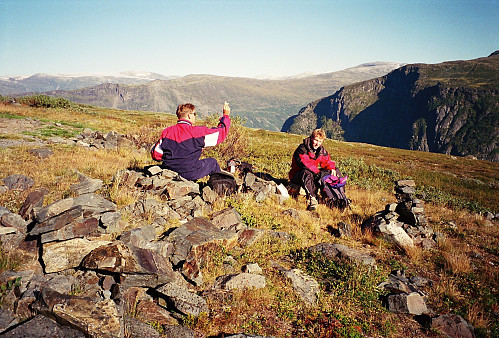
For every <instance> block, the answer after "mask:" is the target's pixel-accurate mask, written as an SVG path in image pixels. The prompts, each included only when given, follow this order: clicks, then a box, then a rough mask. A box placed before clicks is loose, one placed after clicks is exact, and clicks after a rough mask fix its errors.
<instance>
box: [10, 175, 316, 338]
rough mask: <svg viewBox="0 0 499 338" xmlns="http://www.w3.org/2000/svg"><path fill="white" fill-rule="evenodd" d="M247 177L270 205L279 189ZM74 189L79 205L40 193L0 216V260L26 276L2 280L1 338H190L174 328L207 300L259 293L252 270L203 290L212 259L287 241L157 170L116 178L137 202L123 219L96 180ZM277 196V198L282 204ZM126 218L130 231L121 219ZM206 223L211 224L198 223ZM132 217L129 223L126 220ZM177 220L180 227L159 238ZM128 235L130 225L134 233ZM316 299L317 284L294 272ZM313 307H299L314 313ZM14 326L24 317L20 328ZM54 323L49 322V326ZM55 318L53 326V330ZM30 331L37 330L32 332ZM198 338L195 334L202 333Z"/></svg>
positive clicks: (201, 188)
mask: <svg viewBox="0 0 499 338" xmlns="http://www.w3.org/2000/svg"><path fill="white" fill-rule="evenodd" d="M249 175H253V174H251V173H248V176H247V177H245V179H244V180H243V182H242V185H241V186H240V188H239V190H240V191H243V190H244V191H246V192H250V193H253V194H254V195H255V196H260V197H262V196H264V198H270V197H272V196H273V195H274V194H277V193H278V192H279V189H278V188H277V186H278V185H277V184H276V183H275V182H272V181H265V180H263V179H260V178H258V177H256V176H255V175H254V176H255V177H249ZM79 177H80V182H79V183H78V184H75V185H73V186H72V187H71V190H72V191H73V193H74V195H75V197H68V198H65V199H62V200H58V201H55V202H53V203H51V204H49V205H46V206H43V201H44V197H45V195H46V194H47V193H48V191H47V190H46V189H37V190H32V191H31V193H29V195H28V197H27V199H26V201H25V203H24V205H23V206H22V207H21V209H20V211H19V213H18V214H17V213H12V212H10V211H9V210H8V209H6V208H3V207H0V225H1V226H0V240H1V243H2V244H1V245H2V249H3V250H4V252H8V253H9V254H10V255H11V257H16V258H18V259H20V260H21V261H22V266H23V268H24V269H25V270H24V271H18V272H15V271H6V272H4V273H2V274H0V284H3V285H10V286H11V287H10V288H8V289H7V290H6V291H5V293H4V294H2V299H1V300H2V303H3V306H2V308H1V309H0V332H3V334H4V335H6V336H19V335H25V334H29V333H30V332H36V331H38V332H37V334H56V335H63V336H68V337H73V336H74V337H80V336H83V335H86V336H95V337H118V336H123V335H124V331H125V329H126V330H127V334H132V333H133V334H138V335H139V336H150V337H154V336H158V333H157V331H155V330H152V331H151V327H150V326H149V325H147V324H146V323H157V324H161V325H163V327H164V328H165V331H168V332H170V331H171V332H172V334H181V335H182V336H185V337H194V336H195V332H193V331H192V330H190V329H189V328H187V327H182V326H180V323H181V321H182V317H183V316H185V315H191V316H199V315H200V314H201V313H203V312H208V311H209V308H208V305H207V303H206V300H205V298H204V296H205V295H209V294H211V293H213V292H227V291H228V290H233V289H243V288H263V287H265V285H266V280H265V275H264V271H262V269H261V268H260V267H259V266H258V265H257V264H250V265H248V266H245V267H243V271H244V272H238V271H234V269H232V271H231V273H228V274H226V275H222V276H219V277H217V278H216V280H215V281H214V282H213V283H211V284H209V285H208V284H206V282H205V279H204V276H203V275H202V272H201V266H203V264H205V262H206V261H207V259H208V258H209V255H210V254H211V252H212V250H214V249H217V248H219V247H220V246H223V247H224V248H226V249H231V248H233V247H235V246H239V247H241V248H244V247H246V246H248V245H251V244H252V243H254V242H255V241H257V240H258V239H260V238H262V237H263V236H265V235H269V236H274V237H276V238H280V239H281V240H288V239H289V238H290V237H291V236H289V235H288V234H286V233H282V232H277V231H265V230H261V229H256V228H250V227H248V226H246V225H245V224H244V223H243V222H242V221H241V217H240V215H239V214H238V213H237V211H236V210H235V209H233V208H227V209H224V210H220V211H218V212H212V204H213V203H214V202H215V201H216V199H217V198H218V197H219V196H218V195H216V194H215V195H214V194H213V191H211V189H210V187H209V186H207V185H205V184H202V183H200V184H198V183H194V182H190V181H186V180H184V179H182V178H181V177H180V176H178V175H177V174H176V173H174V172H171V171H169V170H163V169H161V168H159V167H157V166H154V167H149V168H146V169H145V170H143V171H132V170H125V171H122V172H119V173H117V175H116V176H115V178H114V180H115V182H114V184H117V186H118V187H121V188H124V187H125V186H128V187H130V188H133V191H135V193H136V194H137V196H138V197H139V199H138V202H136V203H134V204H133V205H129V206H127V207H125V208H123V209H122V210H118V208H117V206H116V205H115V204H114V203H112V202H110V201H109V200H107V199H105V198H103V197H102V196H101V195H99V194H98V193H97V191H99V189H100V188H101V187H102V182H101V181H100V180H96V179H92V178H89V177H86V176H84V175H82V174H79ZM3 181H4V184H5V186H6V189H21V190H27V189H31V188H32V186H33V180H31V179H29V178H27V177H25V176H22V175H12V176H9V177H6V178H5V179H4V180H3ZM281 196H282V195H281ZM124 213H127V215H129V216H130V218H128V219H129V222H127V221H125V220H124V219H123V217H122V215H123V214H124ZM207 213H208V214H210V217H209V218H206V217H203V215H204V214H207ZM127 217H128V216H127ZM172 219H176V220H177V222H178V224H179V226H177V227H176V228H173V229H170V230H169V231H167V232H165V231H164V229H165V225H166V224H167V223H168V222H169V221H171V220H172ZM141 222H142V224H141V226H140V227H138V228H131V223H133V224H139V223H141ZM282 270H283V271H284V272H285V273H286V272H288V274H289V276H288V278H293V277H292V276H295V275H299V276H301V278H304V279H305V280H307V281H308V283H309V284H307V285H306V286H305V290H306V289H307V288H312V289H313V291H305V292H306V293H308V294H317V292H318V283H317V282H315V283H314V280H313V278H311V277H309V276H306V275H305V274H304V273H299V272H296V271H294V270H286V269H282ZM303 288H304V287H303V285H300V284H297V285H296V290H297V292H299V291H300V292H303ZM315 300H316V298H310V297H308V296H307V297H306V298H304V301H310V304H311V305H313V304H315ZM19 318H30V319H29V320H28V321H26V322H23V323H21V324H19V322H20V320H19ZM49 318H50V319H49ZM51 319H56V321H52V320H51ZM34 330H36V331H34ZM198 336H199V334H198Z"/></svg>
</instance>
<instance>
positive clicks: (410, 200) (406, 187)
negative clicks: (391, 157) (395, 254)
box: [361, 180, 436, 249]
mask: <svg viewBox="0 0 499 338" xmlns="http://www.w3.org/2000/svg"><path fill="white" fill-rule="evenodd" d="M395 184H396V185H395V196H396V198H397V203H392V204H388V205H386V208H385V210H383V211H379V212H377V213H376V214H375V215H374V216H372V217H371V218H369V219H368V220H367V221H365V222H364V223H363V224H362V226H361V227H362V231H366V230H371V231H373V232H374V233H376V234H380V235H381V236H383V237H384V238H385V239H387V240H389V241H391V242H393V243H395V244H396V245H398V246H400V247H402V248H405V249H407V248H411V247H413V246H415V245H420V246H422V247H423V248H424V249H430V248H433V247H434V246H435V244H436V241H435V239H434V235H435V234H434V232H433V229H431V228H430V227H429V226H428V219H427V217H426V215H425V211H424V202H423V201H422V200H421V199H419V198H416V197H415V196H414V194H415V188H416V184H415V182H414V181H413V180H402V181H397V182H395Z"/></svg>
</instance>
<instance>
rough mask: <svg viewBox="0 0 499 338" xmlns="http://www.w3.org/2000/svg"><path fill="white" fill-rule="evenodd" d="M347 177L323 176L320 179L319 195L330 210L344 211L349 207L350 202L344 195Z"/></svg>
mask: <svg viewBox="0 0 499 338" xmlns="http://www.w3.org/2000/svg"><path fill="white" fill-rule="evenodd" d="M347 179H348V176H344V177H336V176H332V175H327V176H324V177H323V178H322V179H321V183H322V184H321V193H322V197H323V198H324V199H325V200H326V204H327V205H328V206H329V207H331V208H333V207H334V208H339V209H341V210H343V209H345V208H346V207H348V206H349V205H350V200H349V199H348V198H347V196H346V195H345V184H346V182H347Z"/></svg>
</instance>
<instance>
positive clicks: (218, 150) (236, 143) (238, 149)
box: [204, 114, 249, 168]
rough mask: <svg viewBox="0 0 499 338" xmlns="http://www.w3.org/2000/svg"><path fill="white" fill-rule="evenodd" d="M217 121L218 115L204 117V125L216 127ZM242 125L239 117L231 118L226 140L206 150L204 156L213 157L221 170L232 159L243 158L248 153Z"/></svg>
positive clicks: (245, 135)
mask: <svg viewBox="0 0 499 338" xmlns="http://www.w3.org/2000/svg"><path fill="white" fill-rule="evenodd" d="M219 119H220V116H219V115H217V114H212V115H209V116H207V117H206V123H207V125H209V126H211V125H214V126H216V125H218V120H219ZM243 124H244V121H243V120H242V119H241V118H240V117H239V116H236V117H234V118H232V119H231V124H230V130H229V134H228V135H227V138H226V139H225V140H224V141H223V142H222V143H220V144H219V145H217V146H216V147H213V148H211V149H206V150H205V151H204V155H205V156H206V157H215V158H216V159H217V160H218V161H219V163H220V165H221V166H222V168H223V167H224V164H225V163H227V161H228V160H230V159H231V158H233V157H236V158H242V157H245V156H246V155H247V152H248V141H249V140H248V137H247V134H246V131H245V128H244V127H243Z"/></svg>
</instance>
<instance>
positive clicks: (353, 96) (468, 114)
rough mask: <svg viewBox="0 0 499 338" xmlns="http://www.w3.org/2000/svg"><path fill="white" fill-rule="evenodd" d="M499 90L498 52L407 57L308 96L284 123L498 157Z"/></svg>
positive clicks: (299, 129) (289, 127)
mask: <svg viewBox="0 0 499 338" xmlns="http://www.w3.org/2000/svg"><path fill="white" fill-rule="evenodd" d="M498 92H499V52H494V53H492V54H491V55H490V56H489V57H484V58H478V59H474V60H465V61H464V60H461V61H450V62H443V63H439V64H411V65H405V66H403V67H400V68H398V69H396V70H393V71H392V72H390V73H389V74H387V75H385V76H382V77H378V78H374V79H371V80H367V81H363V82H359V83H355V84H351V85H348V86H345V87H343V88H341V89H340V90H339V91H338V92H336V93H334V94H333V95H330V96H327V97H324V98H321V99H318V100H315V101H313V102H311V103H309V104H308V105H307V106H305V107H303V108H302V109H301V110H300V112H299V113H298V114H297V115H294V116H292V117H290V118H289V119H288V120H287V121H286V123H285V124H284V126H283V128H282V131H286V132H290V133H295V134H309V133H310V132H311V131H312V130H313V129H315V128H318V127H321V128H323V129H325V130H326V131H327V134H328V137H330V138H337V139H343V140H346V141H354V142H365V143H370V144H376V145H381V146H387V147H392V148H402V149H411V150H421V151H430V152H438V153H445V154H451V155H459V156H465V155H473V156H476V157H477V158H479V159H484V160H490V161H498V160H499V151H498V148H497V143H498V137H499V100H498V95H497V94H498Z"/></svg>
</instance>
